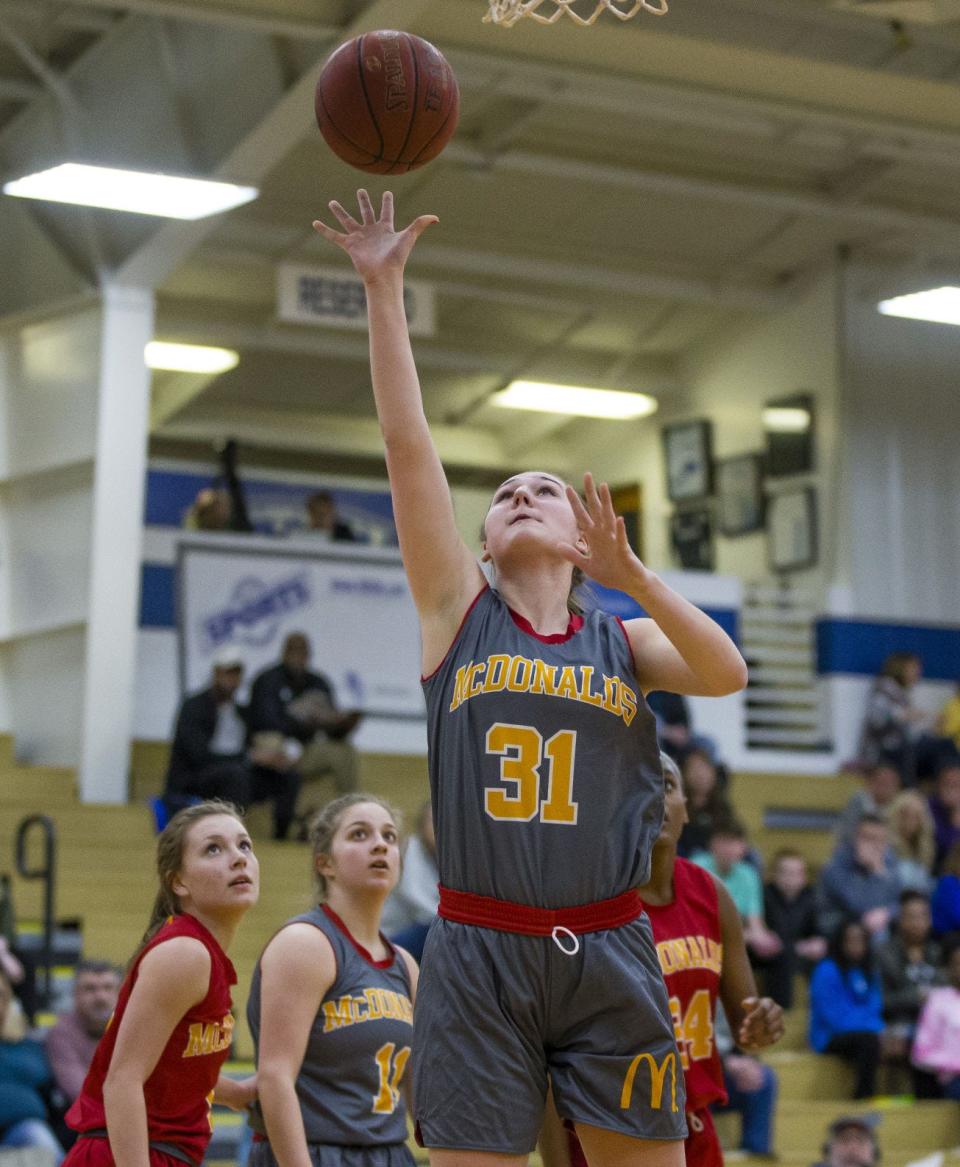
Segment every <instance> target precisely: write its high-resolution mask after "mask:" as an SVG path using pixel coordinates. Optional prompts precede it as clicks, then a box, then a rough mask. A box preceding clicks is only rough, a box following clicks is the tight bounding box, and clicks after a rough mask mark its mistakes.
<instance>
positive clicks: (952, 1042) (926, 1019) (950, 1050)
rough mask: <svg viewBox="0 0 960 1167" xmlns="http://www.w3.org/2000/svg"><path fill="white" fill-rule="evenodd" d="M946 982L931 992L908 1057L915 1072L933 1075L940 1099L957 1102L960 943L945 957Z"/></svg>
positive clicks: (959, 1084)
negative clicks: (937, 1084)
mask: <svg viewBox="0 0 960 1167" xmlns="http://www.w3.org/2000/svg"><path fill="white" fill-rule="evenodd" d="M947 981H948V983H947V984H946V985H945V986H944V987H943V988H933V989H931V990H930V995H929V996H928V997H927V1000H926V1003H925V1004H924V1006H923V1011H922V1012H921V1014H920V1021H919V1023H918V1025H917V1036H916V1038H915V1040H914V1043H913V1053H912V1055H911V1057H912V1059H913V1064H914V1065H915V1066H917V1068H918V1069H921V1070H925V1071H927V1072H928V1073H930V1074H935V1075H936V1078H937V1082H938V1083H939V1086H940V1091H941V1095H942V1097H944V1098H952V1099H955V1100H957V1101H960V944H954V946H953V947H952V948H951V950H950V954H949V956H948V957H947Z"/></svg>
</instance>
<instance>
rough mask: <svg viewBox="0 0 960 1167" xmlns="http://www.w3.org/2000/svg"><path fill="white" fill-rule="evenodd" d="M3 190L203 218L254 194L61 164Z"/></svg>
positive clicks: (196, 181) (229, 186)
mask: <svg viewBox="0 0 960 1167" xmlns="http://www.w3.org/2000/svg"><path fill="white" fill-rule="evenodd" d="M3 190H4V194H9V195H16V196H17V197H18V198H24V199H45V200H46V201H48V202H53V203H73V204H76V205H77V206H84V207H104V208H105V209H106V210H109V211H135V212H137V213H138V214H140V215H160V216H162V217H163V218H165V219H204V218H206V217H207V215H216V214H219V212H221V211H229V210H230V209H231V208H232V207H239V206H242V205H243V204H244V203H249V202H250V200H251V199H255V198H256V197H257V194H258V191H257V189H256V187H253V186H236V185H234V184H233V183H232V182H210V181H208V180H207V179H203V178H178V177H177V176H176V175H172V174H148V173H146V172H144V171H139V170H115V169H112V168H110V167H108V166H86V165H84V164H82V163H79V162H64V163H62V164H61V165H60V166H54V167H53V168H52V169H50V170H40V171H38V172H37V173H36V174H28V175H26V177H25V178H17V179H14V180H13V181H12V182H8V183H5V184H4V187H3Z"/></svg>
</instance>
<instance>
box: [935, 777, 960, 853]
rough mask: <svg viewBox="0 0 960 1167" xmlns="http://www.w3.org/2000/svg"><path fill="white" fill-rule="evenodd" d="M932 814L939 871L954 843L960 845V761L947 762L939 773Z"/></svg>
mask: <svg viewBox="0 0 960 1167" xmlns="http://www.w3.org/2000/svg"><path fill="white" fill-rule="evenodd" d="M930 813H931V814H932V815H933V832H934V840H935V842H936V846H937V855H936V859H935V860H934V863H935V867H934V870H935V871H939V870H940V869H941V867H942V864H943V860H944V856H945V855H946V854H947V852H948V851H949V850H950V848H951V847H952V846H953V845H954V843H960V761H956V762H953V761H951V762H947V763H946V764H945V765H943V766H941V767H940V769H939V770H938V771H937V779H936V787H935V789H934V792H933V795H932V796H931V798H930Z"/></svg>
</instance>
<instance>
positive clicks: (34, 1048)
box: [0, 971, 63, 1164]
mask: <svg viewBox="0 0 960 1167" xmlns="http://www.w3.org/2000/svg"><path fill="white" fill-rule="evenodd" d="M12 1001H13V989H12V987H11V985H10V980H9V978H8V977H7V974H6V973H5V972H2V971H0V1033H2V1032H3V1030H4V1027H5V1025H6V1020H7V1010H8V1009H9V1008H10V1004H11V1002H12ZM52 1082H53V1078H52V1075H51V1073H50V1065H49V1063H48V1062H47V1055H46V1052H45V1050H44V1048H43V1045H42V1043H41V1042H39V1041H33V1040H32V1039H31V1038H26V1037H25V1038H20V1039H19V1040H13V1041H11V1040H7V1039H6V1038H0V1148H4V1149H6V1148H24V1147H32V1148H42V1149H43V1150H45V1151H49V1152H50V1153H51V1154H52V1155H53V1158H54V1163H55V1164H59V1163H60V1162H61V1161H62V1159H63V1147H61V1146H60V1143H59V1142H58V1141H57V1137H56V1135H55V1134H54V1133H53V1131H52V1130H51V1128H50V1124H49V1122H48V1114H47V1103H46V1098H45V1092H46V1091H48V1090H49V1088H50V1086H51V1085H52Z"/></svg>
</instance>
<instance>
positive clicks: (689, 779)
mask: <svg viewBox="0 0 960 1167" xmlns="http://www.w3.org/2000/svg"><path fill="white" fill-rule="evenodd" d="M678 764H679V766H680V773H681V775H682V776H683V788H684V790H685V791H686V792H687V822H686V823H684V827H683V833H682V834H681V835H680V843H679V845H678V847H677V854H678V855H681V856H683V858H685V859H688V858H690V857H691V856H692V855H693V853H694V851H705V850H706V849H707V846H708V844H709V842H710V836H711V834H712V833H713V830H714V827H716V825H717V824H718V823H719V822H730V821H731V820H732V819H733V818H734V817H735V816H734V813H733V807H732V806H731V805H730V803H729V802H728V801H727V798H726V795H725V794H724V793H723V790H722V789H721V781H720V771H719V770H718V768H717V766H716V765H715V764H714V762H713V760H712V759H711V757H710V755H709V754H708V753H707V751H706V750H702V749H699V748H695V749H692V750H687V752H686V753H685V754H684V755H683V756H682V758H681V759H680V761H679V763H678Z"/></svg>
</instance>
